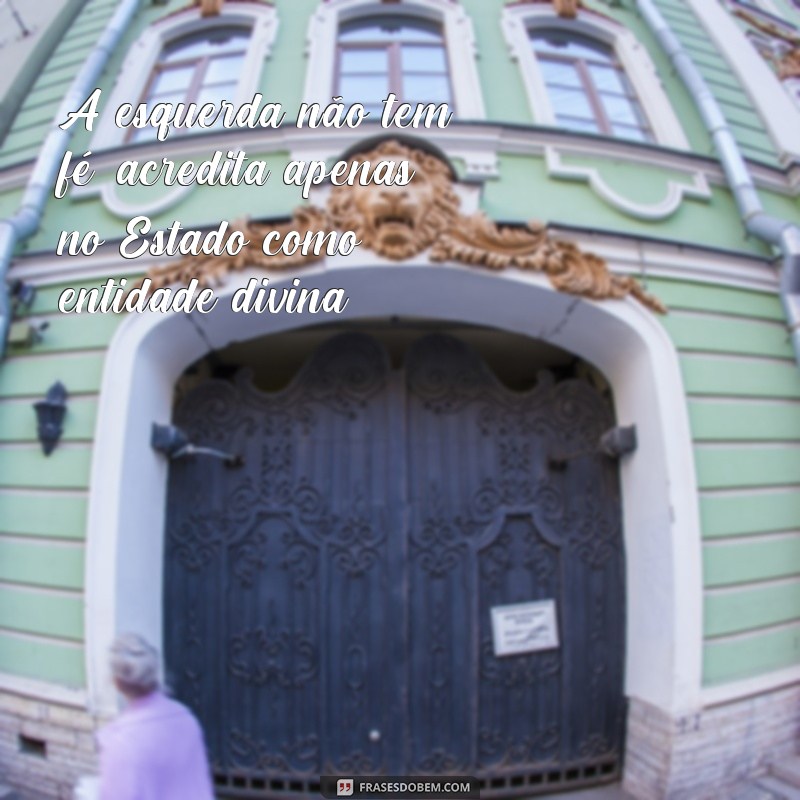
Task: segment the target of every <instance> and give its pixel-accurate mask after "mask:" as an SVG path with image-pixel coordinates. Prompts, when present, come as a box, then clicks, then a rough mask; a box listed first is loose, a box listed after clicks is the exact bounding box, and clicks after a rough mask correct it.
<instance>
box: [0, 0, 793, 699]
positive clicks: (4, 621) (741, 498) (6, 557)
mask: <svg viewBox="0 0 800 800" xmlns="http://www.w3.org/2000/svg"><path fill="white" fill-rule="evenodd" d="M781 1H782V0H781ZM462 2H463V4H464V6H465V8H466V9H467V11H468V13H469V14H470V15H471V16H472V17H473V21H474V23H475V31H476V36H477V43H478V49H479V68H480V77H481V81H482V86H483V90H484V98H485V102H486V105H487V111H488V113H489V116H490V118H491V119H493V120H504V121H507V122H509V123H514V124H518V125H529V124H530V123H531V121H532V118H531V113H530V109H529V108H528V107H527V101H526V99H525V93H524V91H523V86H522V81H521V77H520V75H519V72H518V66H517V64H515V63H514V62H513V61H511V59H510V57H509V54H508V49H507V46H506V43H505V40H504V39H503V36H502V33H501V31H500V27H499V23H498V21H497V17H498V11H499V9H500V8H501V6H502V2H501V0H462ZM658 2H659V3H660V5H661V7H662V9H663V10H664V13H665V14H666V15H667V16H668V17H669V18H670V19H671V21H672V22H673V24H674V25H675V28H676V30H677V32H678V33H679V35H680V36H681V37H682V39H683V41H684V43H685V44H686V46H687V48H689V49H691V51H692V52H693V54H694V56H695V57H696V59H697V61H698V64H699V66H700V68H701V70H702V71H703V72H704V74H705V75H706V77H707V78H708V80H709V83H710V84H711V86H712V88H713V91H714V92H715V94H716V95H717V97H718V99H719V100H720V102H721V103H722V104H723V107H724V109H725V113H726V114H727V116H728V118H729V120H730V122H731V124H732V125H733V126H734V129H735V132H736V135H737V138H738V139H739V141H740V143H741V145H742V147H743V149H744V151H745V153H746V154H747V155H748V156H749V157H751V158H753V159H757V160H761V161H764V162H766V163H768V164H775V163H776V162H775V154H774V150H773V148H772V145H771V143H770V142H769V139H768V137H766V134H764V133H763V130H762V126H761V124H760V122H759V121H758V119H757V117H756V116H755V115H754V113H753V111H752V110H751V109H750V108H749V107H748V106H747V104H746V103H743V102H742V97H743V93H742V90H741V86H739V85H738V83H737V82H736V79H735V78H734V77H733V75H732V73H731V71H730V70H727V69H725V67H724V64H723V63H722V62H721V60H720V58H719V56H718V55H717V54H716V53H715V52H714V51H713V49H712V48H711V47H710V45H709V44H708V40H707V37H705V36H704V35H703V34H702V32H700V31H699V30H698V26H697V23H696V21H694V19H693V17H692V16H691V12H689V11H688V10H687V8H686V7H685V6H684V4H683V3H681V2H679V0H658ZM594 4H595V5H596V6H597V8H598V9H599V10H602V12H603V13H607V14H611V15H613V16H615V17H616V18H617V19H619V21H620V22H622V23H623V24H625V25H628V26H629V27H630V28H631V29H632V30H633V31H634V32H635V33H636V35H637V36H638V37H639V39H640V41H641V42H642V43H643V44H644V46H645V47H647V48H648V50H649V51H650V54H651V57H652V58H653V60H654V62H655V63H656V66H657V68H658V70H659V73H660V74H661V76H662V79H663V80H664V83H665V88H666V91H667V93H668V95H669V97H670V99H671V101H672V103H673V105H674V107H675V109H676V110H677V112H678V114H679V116H680V117H681V119H682V123H683V126H684V128H685V130H686V133H687V136H688V137H689V139H690V141H691V144H692V147H693V148H694V150H695V151H696V152H697V153H699V154H702V155H709V154H710V152H711V148H710V142H709V140H708V137H707V135H706V133H705V132H704V130H703V128H702V126H701V124H700V121H699V118H698V116H697V114H696V112H695V111H694V109H693V108H692V107H691V103H690V101H689V99H688V97H687V95H686V93H685V91H684V90H683V88H682V86H681V85H680V83H679V82H678V81H677V79H676V78H675V76H674V75H673V74H672V70H671V69H670V67H669V65H668V63H667V61H666V59H665V57H664V56H663V55H662V54H661V52H660V51H659V49H658V47H657V46H656V45H655V43H654V41H653V40H652V37H650V35H649V33H648V32H647V31H646V30H645V29H644V27H643V24H642V21H641V20H640V19H639V18H638V16H637V15H636V14H634V13H633V12H632V11H630V10H629V9H627V8H626V7H623V8H611V7H609V6H607V5H606V4H605V3H596V2H595V3H594ZM115 5H116V4H115V2H113V0H89V2H88V4H87V6H86V10H85V11H84V13H83V14H82V15H81V16H80V18H79V20H78V21H77V22H76V24H75V25H74V26H73V28H72V29H71V31H70V32H69V34H68V36H67V37H66V38H65V39H64V40H63V41H62V42H61V44H60V46H59V47H58V48H57V50H56V51H55V53H54V57H53V59H52V60H51V62H50V63H49V65H48V67H47V69H46V70H44V71H43V72H42V74H41V76H40V78H39V80H38V82H37V83H36V85H35V86H34V88H33V90H32V92H31V94H30V96H29V97H28V100H27V101H26V103H25V105H24V107H23V110H22V113H21V114H20V116H19V117H18V118H17V120H16V121H15V124H14V127H13V130H12V132H11V134H10V135H9V137H8V139H7V140H6V142H5V143H4V147H3V151H2V154H0V168H2V167H3V166H7V165H10V164H14V163H18V162H20V161H25V160H27V159H32V158H33V157H35V155H36V153H37V151H38V147H39V143H40V142H41V139H42V137H43V135H44V130H45V128H46V125H47V123H48V119H49V117H50V116H51V115H52V113H53V111H54V109H55V104H56V103H57V102H58V100H59V99H60V97H61V96H63V94H64V92H65V89H66V86H67V85H68V83H69V81H70V80H71V78H72V76H73V74H74V72H75V70H76V69H77V67H78V66H79V64H80V63H81V60H82V54H83V53H85V48H86V46H87V45H88V43H89V42H91V41H93V39H94V37H95V36H96V35H97V33H98V32H99V31H100V30H101V29H102V27H103V25H104V24H105V21H106V20H107V19H108V17H109V15H110V13H111V12H112V11H113V9H114V7H115ZM276 5H277V6H278V9H279V13H280V17H281V23H280V31H279V35H278V39H277V41H276V43H275V46H274V48H273V52H272V55H271V57H270V59H269V61H268V62H267V64H266V65H265V69H264V71H263V74H262V78H261V84H260V89H261V91H262V92H263V93H264V94H265V96H266V97H267V98H268V99H271V100H275V101H279V102H281V103H283V104H284V105H285V106H286V107H287V108H292V107H295V106H296V105H297V103H298V102H299V100H300V96H301V91H302V87H303V84H304V81H305V63H306V59H305V55H304V47H305V34H306V29H307V19H308V15H309V13H310V12H311V10H312V9H313V8H315V7H316V5H317V0H291V2H289V0H279V2H277V3H276ZM172 11H173V8H172V7H171V6H167V7H166V8H165V7H163V6H153V5H149V4H148V5H145V6H144V10H143V12H142V13H141V14H140V16H139V18H138V21H137V26H136V27H134V28H132V29H131V30H130V31H129V32H128V33H127V34H126V36H125V39H124V41H123V43H122V45H121V46H120V47H119V48H118V49H117V51H116V52H115V54H114V55H113V57H112V60H111V62H110V63H109V66H108V69H107V70H106V73H105V75H104V77H103V79H102V81H101V83H100V85H101V87H102V88H103V89H104V90H106V94H108V90H109V89H110V88H111V86H112V84H113V80H114V76H115V75H116V73H117V72H118V70H119V68H120V65H121V63H122V60H123V58H124V56H125V53H126V52H127V50H128V48H129V47H130V45H131V44H132V42H133V41H134V40H135V39H136V37H137V36H138V35H139V32H140V31H141V30H142V29H143V28H144V26H146V25H147V24H149V23H150V22H152V21H153V20H155V19H157V18H158V17H159V16H162V15H164V14H168V13H171V12H172ZM498 87H502V91H500V90H499V89H498ZM231 139H232V141H233V140H234V139H235V133H233V134H232V135H231ZM88 141H89V140H88V136H87V134H85V133H83V132H80V131H79V132H78V133H77V135H76V137H75V139H74V141H73V145H72V149H73V150H74V151H75V152H81V151H82V149H84V148H86V147H87V146H88ZM250 155H252V156H256V157H263V158H265V159H267V160H275V161H276V164H278V165H282V164H283V163H285V161H286V159H287V158H288V156H287V154H286V153H274V152H273V153H270V152H265V153H263V154H260V155H259V154H256V153H251V154H250ZM573 163H581V164H582V165H584V166H592V167H594V168H596V169H597V170H598V172H599V173H600V174H601V175H602V177H603V179H604V180H605V181H606V182H607V183H608V184H609V185H610V186H611V187H612V188H614V189H615V190H616V191H618V192H619V193H621V194H623V195H625V196H626V197H629V198H630V199H631V200H634V201H637V202H653V201H655V200H657V199H659V198H660V197H661V196H662V194H661V193H662V190H663V189H664V187H665V182H666V180H667V179H668V178H670V177H672V178H674V177H676V176H675V175H674V174H673V173H671V172H669V171H667V170H664V169H663V168H659V167H656V166H655V165H653V166H647V167H644V166H637V167H632V166H630V165H626V164H625V163H621V162H619V161H610V160H604V159H601V158H599V157H598V158H584V159H581V160H580V161H578V160H576V161H574V162H573ZM280 168H281V166H278V167H276V169H280ZM678 177H680V176H678ZM95 180H96V181H98V182H99V181H100V180H102V176H98V177H97V178H96V179H95ZM120 194H123V193H122V192H120ZM19 196H20V192H19V191H16V190H15V191H14V192H8V193H6V194H1V193H0V214H3V215H5V214H8V213H11V212H12V211H13V210H14V208H15V207H16V204H17V203H18V200H19ZM762 196H763V198H764V202H765V205H766V206H767V208H768V210H770V211H772V212H773V213H778V214H781V215H784V216H790V217H794V218H795V219H796V218H798V216H800V209H799V208H798V202H797V200H796V199H792V198H788V197H786V196H783V195H780V194H777V193H770V192H766V191H764V192H762ZM135 197H136V191H131V192H129V193H128V195H127V199H129V200H135ZM298 202H299V198H298V196H297V192H296V191H294V190H291V189H289V188H288V187H285V186H283V184H282V182H281V181H280V177H279V175H277V176H275V175H274V176H273V179H272V181H271V182H270V184H269V186H268V189H264V190H254V189H230V190H228V189H226V190H219V189H215V190H214V192H213V194H209V193H208V192H206V191H204V190H202V189H198V190H196V191H194V192H193V193H192V194H191V195H190V196H189V197H188V199H186V200H185V201H184V202H183V203H181V205H179V206H177V207H176V208H174V209H170V210H169V211H168V212H165V213H163V214H160V215H156V216H155V217H154V222H155V224H156V225H157V226H165V225H167V224H169V223H170V222H171V221H172V219H174V218H180V219H181V220H182V221H183V222H184V223H185V224H186V225H197V226H199V225H204V224H216V223H217V222H218V221H219V220H220V219H231V218H235V217H237V216H241V215H245V214H249V215H252V216H257V217H266V218H269V217H278V216H284V215H286V214H287V213H288V212H289V210H290V209H291V208H293V207H294V206H295V205H297V204H298ZM481 204H482V207H483V209H484V210H485V211H486V212H487V213H488V214H489V215H490V216H491V217H493V218H495V219H498V220H502V221H514V222H523V221H526V220H528V219H531V218H538V219H543V220H546V221H549V222H553V223H561V224H564V225H576V226H585V227H588V228H594V229H599V230H607V231H619V232H623V233H628V234H633V235H636V236H642V237H654V238H663V239H669V240H672V241H677V242H687V243H690V244H692V245H706V246H709V247H714V248H718V249H721V250H729V251H743V252H749V253H754V254H758V255H766V254H767V250H766V248H764V246H763V245H761V244H759V243H758V242H755V241H754V240H753V239H752V238H747V237H745V235H744V231H743V228H742V225H741V223H740V222H739V218H738V214H737V212H736V209H735V207H734V204H733V202H732V199H731V196H730V194H729V193H728V192H726V191H724V190H722V189H720V188H714V190H713V196H712V198H711V200H710V201H709V202H705V201H701V200H694V199H690V200H687V201H686V202H685V203H684V204H683V206H682V207H681V208H680V210H679V211H678V212H677V213H676V214H675V215H674V216H673V217H671V218H670V219H669V220H668V221H666V222H661V223H649V222H644V221H641V220H636V219H633V218H632V217H630V216H628V215H625V214H623V213H621V212H620V211H618V210H615V209H614V208H612V207H611V206H609V205H608V204H607V203H606V202H604V201H603V200H602V199H601V198H599V197H598V196H597V195H595V194H594V193H593V192H592V191H591V190H590V189H589V188H588V187H587V186H586V185H585V184H583V183H581V182H575V181H565V180H553V179H550V178H548V177H547V175H546V170H545V165H544V161H543V160H542V159H541V158H535V157H521V156H513V155H508V154H505V155H503V156H502V158H501V161H500V180H490V181H487V182H486V184H485V187H484V191H483V195H482V199H481ZM122 227H123V221H121V220H119V219H117V218H115V217H114V216H112V215H111V214H109V213H108V212H107V211H105V210H104V209H102V208H101V207H100V205H99V203H98V202H97V201H96V200H85V201H81V202H79V203H75V202H72V201H71V200H64V201H58V202H56V201H51V203H50V205H49V206H48V208H47V210H46V215H45V219H44V222H43V225H42V228H41V230H40V232H39V233H38V234H37V236H36V237H34V239H32V240H31V242H30V243H29V244H28V247H27V250H28V252H37V251H42V252H52V250H53V248H54V245H55V241H56V239H57V236H58V233H59V232H60V230H62V229H70V228H74V229H78V230H88V229H90V228H93V229H97V230H99V231H100V233H101V234H102V235H103V236H104V237H106V238H109V239H112V238H116V237H119V236H120V235H121V234H122ZM648 286H649V289H650V290H651V291H653V292H654V293H656V294H657V295H658V296H660V297H661V298H662V299H663V300H664V301H665V302H666V303H667V304H668V305H669V306H670V308H671V310H672V313H671V314H670V315H669V316H668V317H666V318H665V319H664V326H665V328H666V330H667V332H668V333H669V335H670V336H671V337H672V339H673V341H674V342H675V344H676V347H677V348H678V350H679V354H680V359H681V366H682V370H683V374H684V379H685V385H686V390H687V394H688V407H689V413H690V419H691V425H692V434H693V438H694V441H695V455H696V464H697V474H698V482H699V491H700V509H701V518H702V528H703V536H704V540H703V570H704V584H705V592H706V602H705V607H704V626H705V633H706V642H705V647H704V681H705V683H706V684H707V685H717V684H720V683H724V682H726V681H729V680H734V679H738V678H743V677H750V676H754V675H758V674H762V673H766V672H770V671H773V670H776V669H780V668H781V667H783V666H787V665H790V664H793V663H798V662H799V661H800V652H798V642H800V636H798V635H797V633H798V627H800V602H798V596H799V593H800V589H799V588H798V587H799V586H800V557H799V556H800V492H798V491H797V485H798V484H800V372H799V371H798V370H797V367H796V365H795V364H794V363H793V360H792V353H791V349H790V347H789V344H788V340H787V337H786V333H785V326H784V323H783V314H782V311H781V308H780V303H779V301H778V298H777V297H776V296H775V295H772V294H769V293H760V292H749V291H743V290H737V289H730V288H721V287H718V286H714V285H710V284H698V283H689V282H681V281H676V280H666V279H650V280H649V281H648ZM62 288H63V286H51V287H44V288H43V289H42V290H41V291H40V292H39V295H38V297H37V300H36V303H35V305H34V308H33V309H32V310H31V313H32V314H34V315H36V316H37V317H41V318H44V319H47V320H48V321H49V322H50V323H51V325H50V328H49V330H48V332H47V335H46V337H45V338H44V340H43V341H42V342H41V343H40V344H37V345H35V346H34V347H32V348H12V349H11V350H10V352H9V356H8V359H7V360H6V362H5V363H3V364H2V365H0V672H10V673H14V674H19V675H23V676H27V677H32V678H40V679H43V680H50V681H53V682H56V683H59V684H64V685H69V686H80V685H83V683H84V681H85V676H84V668H83V650H82V642H83V635H84V634H83V625H82V618H81V613H80V609H81V607H82V603H83V586H84V574H83V571H84V557H85V551H84V542H83V540H84V537H85V525H86V513H87V494H88V479H89V468H90V463H91V454H92V439H93V435H94V425H95V420H96V414H97V402H98V392H99V389H100V381H101V377H102V369H103V364H104V359H105V349H106V346H107V344H108V342H109V340H110V338H111V337H112V335H113V333H114V331H115V330H116V326H117V325H118V324H119V322H120V320H119V318H116V317H111V316H103V315H96V316H80V317H78V316H74V317H62V316H60V315H59V314H58V312H57V309H56V299H57V296H58V294H59V292H60V290H61V289H62ZM58 379H61V380H63V381H64V382H65V383H66V384H67V386H68V389H69V391H70V397H71V400H70V408H69V415H68V417H67V420H66V429H65V434H64V440H63V443H62V445H61V446H60V447H59V448H58V449H57V450H56V452H55V453H54V454H53V455H52V456H51V457H50V458H45V457H44V456H43V455H42V454H41V451H40V449H39V446H38V443H37V442H36V437H35V429H34V420H33V412H32V410H31V408H30V406H31V404H32V403H33V402H34V401H35V400H37V399H39V398H40V397H41V396H42V395H43V393H44V392H45V391H46V389H47V388H48V387H49V386H50V385H51V384H52V383H53V382H54V381H55V380H58Z"/></svg>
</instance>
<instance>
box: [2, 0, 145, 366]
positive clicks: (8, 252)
mask: <svg viewBox="0 0 800 800" xmlns="http://www.w3.org/2000/svg"><path fill="white" fill-rule="evenodd" d="M141 1H142V0H122V2H121V3H120V5H119V6H118V8H117V10H116V11H115V12H114V15H113V16H112V17H111V19H110V20H109V22H108V24H107V25H106V27H105V29H104V30H103V33H102V34H101V35H100V38H99V39H98V40H97V43H96V44H95V46H94V48H93V49H92V51H91V52H90V53H89V56H88V57H87V59H86V61H84V63H83V66H82V67H81V69H80V71H79V72H78V74H77V75H76V76H75V80H73V82H72V85H71V86H70V88H69V91H68V92H67V94H66V95H65V97H64V99H63V101H62V102H61V105H60V107H59V109H58V111H57V112H56V115H55V117H54V118H53V121H52V122H51V123H50V131H49V133H48V134H47V138H46V139H45V142H44V145H43V146H42V149H41V150H40V151H39V156H38V158H37V159H36V163H35V164H34V166H33V170H32V171H31V175H30V178H29V179H28V184H27V186H26V188H25V194H24V195H23V198H22V202H21V203H20V206H19V208H18V209H17V212H16V213H15V214H14V215H13V216H12V217H8V218H6V219H3V220H0V359H2V358H3V356H4V355H5V350H6V339H7V338H8V328H9V325H10V323H11V309H10V303H9V297H8V282H7V280H6V275H7V273H8V267H9V265H10V264H11V259H12V258H13V255H14V250H15V248H16V246H17V244H18V243H19V242H20V241H23V240H24V239H27V238H29V237H30V236H33V234H34V233H36V231H37V230H38V229H39V223H40V222H41V219H42V214H43V212H44V207H45V204H46V203H47V199H48V195H49V192H50V190H51V189H52V187H53V184H54V181H55V178H56V174H57V173H58V168H59V165H60V164H61V159H62V158H63V157H64V153H65V151H66V150H67V146H68V144H69V140H70V139H71V138H72V131H73V130H74V126H71V127H69V128H67V129H66V130H61V128H59V127H58V126H59V125H60V124H61V123H62V122H63V121H64V120H65V119H66V117H67V114H68V113H69V112H70V111H74V110H75V109H77V108H79V107H80V105H81V103H83V101H84V100H85V99H86V98H87V97H88V95H89V94H90V93H91V92H92V91H93V90H94V89H95V88H96V86H97V80H98V79H99V77H100V75H101V74H102V72H103V69H105V66H106V64H107V63H108V59H109V58H110V57H111V54H112V53H113V52H114V49H115V48H116V46H117V44H119V41H120V39H121V38H122V35H123V34H124V33H125V30H126V29H127V27H128V25H129V24H130V21H131V19H132V18H133V16H134V14H135V13H136V12H137V11H138V9H139V5H140V4H141ZM76 124H77V125H79V124H80V123H76Z"/></svg>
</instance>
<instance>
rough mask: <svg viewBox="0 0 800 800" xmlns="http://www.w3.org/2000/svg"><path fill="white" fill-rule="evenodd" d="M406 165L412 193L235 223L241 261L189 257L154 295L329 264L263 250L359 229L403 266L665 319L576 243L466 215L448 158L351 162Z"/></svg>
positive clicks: (378, 192)
mask: <svg viewBox="0 0 800 800" xmlns="http://www.w3.org/2000/svg"><path fill="white" fill-rule="evenodd" d="M402 160H405V161H408V162H409V163H410V167H411V170H413V171H414V172H415V175H414V178H413V179H412V180H411V182H410V183H409V184H408V185H406V186H383V185H375V184H369V185H367V186H361V185H360V184H355V185H354V186H347V185H344V186H334V187H333V189H332V191H331V193H330V195H329V198H328V201H327V204H326V207H325V209H321V208H317V207H315V206H305V207H300V208H297V209H296V210H295V212H294V215H293V217H292V219H291V221H290V222H288V223H286V224H284V225H281V226H278V227H275V226H274V225H268V224H260V223H253V222H249V221H242V220H240V221H237V222H234V223H233V224H232V225H231V226H230V228H229V231H228V233H227V236H228V237H230V236H231V235H232V233H233V232H235V231H240V232H242V233H243V234H244V236H245V238H246V239H249V240H250V245H249V246H248V247H246V248H244V249H242V250H241V251H240V252H239V254H238V255H236V256H227V255H221V256H216V255H210V256H186V257H185V258H182V259H180V260H177V261H175V262H171V263H169V264H166V265H163V266H160V267H156V268H154V269H151V270H150V271H149V272H148V274H147V277H148V278H150V280H151V286H150V291H154V290H156V289H158V288H162V287H166V286H170V285H172V284H180V285H186V284H187V283H188V282H189V281H190V280H192V279H197V280H198V281H199V282H200V284H201V285H203V286H209V285H212V284H219V283H221V282H222V281H223V279H224V278H225V276H226V275H227V274H228V273H230V272H235V271H241V270H244V269H246V268H250V267H260V268H262V269H265V270H269V271H270V272H275V271H278V270H287V269H297V268H300V267H303V266H307V265H310V264H312V263H314V262H315V261H319V260H321V259H322V258H324V254H321V255H318V256H314V255H313V254H309V255H305V256H304V255H302V254H301V253H300V252H298V253H296V254H295V255H292V256H286V255H282V254H279V255H273V256H269V255H265V254H264V253H263V251H262V244H263V242H264V239H265V237H266V236H268V235H270V234H271V233H273V231H277V232H278V234H279V235H278V237H277V239H275V238H273V240H272V241H271V247H272V250H273V252H275V251H277V250H279V245H280V242H281V241H283V239H284V238H285V237H286V236H287V235H288V234H289V233H290V232H291V231H296V232H298V233H299V234H300V236H301V238H302V237H303V236H304V235H305V233H307V232H309V231H310V232H318V231H322V232H324V233H331V232H334V231H353V232H354V233H355V234H356V236H357V238H358V239H359V240H360V241H361V245H360V246H361V247H363V248H366V249H368V250H371V251H372V252H373V253H375V255H377V256H380V257H382V258H385V259H388V260H390V261H405V260H407V259H410V258H414V257H416V256H419V255H420V254H422V253H424V252H426V251H427V252H428V255H429V258H430V260H431V261H433V262H445V261H449V262H458V263H461V264H468V265H470V266H475V267H483V268H486V269H492V270H504V269H508V268H514V269H518V270H523V271H527V272H541V273H543V274H545V275H547V277H548V278H549V279H550V282H551V284H552V285H553V286H554V287H555V288H556V289H558V290H559V291H562V292H567V293H569V294H574V295H577V296H579V297H587V298H591V299H593V300H605V299H609V298H624V297H628V296H631V297H634V298H635V299H636V300H638V301H639V302H640V303H642V304H643V305H644V306H646V307H647V308H649V309H651V310H653V311H656V312H658V313H661V314H663V313H666V308H665V307H664V305H663V304H662V303H661V302H660V301H659V300H658V298H656V297H654V296H652V295H650V294H648V293H647V292H646V291H645V290H644V289H643V288H642V286H641V285H640V284H639V283H638V282H637V281H636V280H635V279H634V278H630V277H623V276H619V275H614V274H612V273H611V272H610V271H609V269H608V266H607V265H606V263H605V261H603V259H601V258H599V257H598V256H596V255H593V254H592V253H586V252H584V251H583V250H581V249H580V248H579V247H578V246H577V245H575V244H572V243H571V242H565V241H562V240H560V239H556V238H554V237H552V236H551V235H550V233H549V232H548V230H547V228H546V226H545V225H543V224H541V223H539V222H530V223H529V224H528V225H527V226H526V227H511V226H500V225H497V224H496V223H495V222H493V221H492V220H490V219H488V218H487V217H486V216H485V215H484V214H483V213H477V214H473V215H471V216H467V215H464V214H462V213H461V212H460V210H459V207H460V201H459V198H458V196H457V195H456V193H455V190H454V186H453V183H454V181H453V176H452V173H451V171H450V168H449V167H448V165H447V164H445V163H444V162H443V161H442V160H441V159H439V158H437V157H436V156H433V155H431V154H430V153H426V152H424V151H422V150H418V149H415V148H411V147H408V146H406V145H403V144H400V143H399V142H396V141H386V142H383V143H382V144H380V145H379V146H378V147H376V148H374V149H373V150H370V151H369V152H367V153H363V154H356V155H355V156H353V157H352V158H351V159H350V161H351V163H352V162H354V161H358V162H364V161H368V162H370V165H371V167H370V174H372V171H373V170H374V169H375V168H376V166H377V165H378V164H380V163H381V162H383V161H395V162H399V161H402Z"/></svg>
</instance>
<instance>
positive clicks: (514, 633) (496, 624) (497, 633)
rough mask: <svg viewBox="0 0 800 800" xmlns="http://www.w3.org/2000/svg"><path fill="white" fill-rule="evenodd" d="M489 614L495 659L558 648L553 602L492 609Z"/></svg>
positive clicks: (518, 604) (516, 604) (554, 603)
mask: <svg viewBox="0 0 800 800" xmlns="http://www.w3.org/2000/svg"><path fill="white" fill-rule="evenodd" d="M491 611H492V638H493V639H494V654H495V655H496V656H514V655H517V654H519V653H534V652H536V651H537V650H552V649H553V648H554V647H558V625H557V624H556V601H555V600H538V601H536V602H535V603H515V604H513V605H508V606H494V607H493V608H492V609H491Z"/></svg>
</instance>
